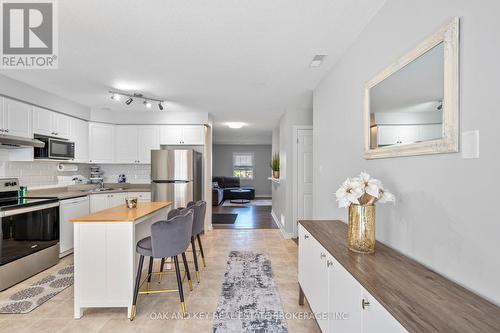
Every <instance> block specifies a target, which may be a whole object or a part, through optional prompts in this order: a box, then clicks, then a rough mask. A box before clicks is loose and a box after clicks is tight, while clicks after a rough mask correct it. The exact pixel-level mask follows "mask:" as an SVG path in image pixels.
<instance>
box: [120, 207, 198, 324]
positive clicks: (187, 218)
mask: <svg viewBox="0 0 500 333" xmlns="http://www.w3.org/2000/svg"><path fill="white" fill-rule="evenodd" d="M193 215H194V214H193V212H192V211H191V210H186V212H184V214H179V215H177V216H174V217H172V218H170V219H168V220H167V221H158V222H155V223H153V225H151V236H150V237H146V238H143V239H141V240H140V241H138V242H137V247H136V251H137V253H139V254H140V255H141V256H140V258H139V265H138V267H137V276H136V280H135V288H134V298H133V301H132V307H131V309H130V320H131V321H132V320H134V318H135V313H136V304H137V296H138V294H153V293H167V292H175V291H178V292H179V298H180V300H181V310H182V316H183V317H185V315H186V304H185V302H184V292H183V289H182V278H181V271H180V267H179V259H178V257H177V256H178V255H179V254H180V255H182V260H183V261H184V269H185V270H186V275H187V277H188V280H189V282H191V276H190V274H189V267H188V264H187V260H186V253H185V252H186V250H187V248H188V246H189V240H190V237H191V233H192V226H193ZM145 256H148V257H149V269H148V278H147V280H148V284H149V282H151V274H152V268H153V259H154V258H157V259H160V258H161V259H163V258H166V257H172V258H173V259H174V265H175V273H176V276H177V287H178V289H163V290H150V289H149V287H148V289H147V290H146V291H139V288H140V287H141V285H142V283H141V274H142V267H143V264H144V257H145ZM143 283H144V282H143Z"/></svg>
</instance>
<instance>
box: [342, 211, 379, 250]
mask: <svg viewBox="0 0 500 333" xmlns="http://www.w3.org/2000/svg"><path fill="white" fill-rule="evenodd" d="M347 246H348V248H349V250H351V251H354V252H358V253H373V252H375V205H369V206H363V205H350V206H349V225H348V235H347Z"/></svg>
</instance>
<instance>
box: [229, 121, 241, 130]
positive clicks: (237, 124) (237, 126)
mask: <svg viewBox="0 0 500 333" xmlns="http://www.w3.org/2000/svg"><path fill="white" fill-rule="evenodd" d="M226 125H227V126H228V127H229V128H234V129H238V128H242V127H243V126H244V125H245V124H243V123H240V122H230V123H226Z"/></svg>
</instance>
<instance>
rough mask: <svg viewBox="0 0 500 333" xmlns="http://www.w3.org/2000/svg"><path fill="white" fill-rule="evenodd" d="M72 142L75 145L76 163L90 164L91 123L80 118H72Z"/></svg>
mask: <svg viewBox="0 0 500 333" xmlns="http://www.w3.org/2000/svg"><path fill="white" fill-rule="evenodd" d="M70 125H71V128H70V133H71V135H70V140H72V141H73V142H74V143H75V159H74V161H75V162H80V163H88V162H89V123H88V122H87V121H85V120H81V119H78V118H71V123H70Z"/></svg>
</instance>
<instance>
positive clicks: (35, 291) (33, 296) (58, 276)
mask: <svg viewBox="0 0 500 333" xmlns="http://www.w3.org/2000/svg"><path fill="white" fill-rule="evenodd" d="M71 285H73V265H68V266H66V267H64V268H61V269H60V270H59V271H57V273H55V274H51V275H48V276H46V277H44V278H43V279H41V280H40V281H38V282H36V283H34V284H32V285H31V286H30V287H28V288H26V289H23V290H20V291H18V292H17V293H15V294H13V295H12V296H10V297H9V299H8V300H5V301H0V313H28V312H31V311H32V310H33V309H36V308H37V307H39V306H40V305H42V304H43V303H45V302H47V301H48V300H49V299H51V298H52V297H54V296H55V295H57V294H59V293H60V292H61V291H63V290H64V289H66V288H68V287H69V286H71Z"/></svg>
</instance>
